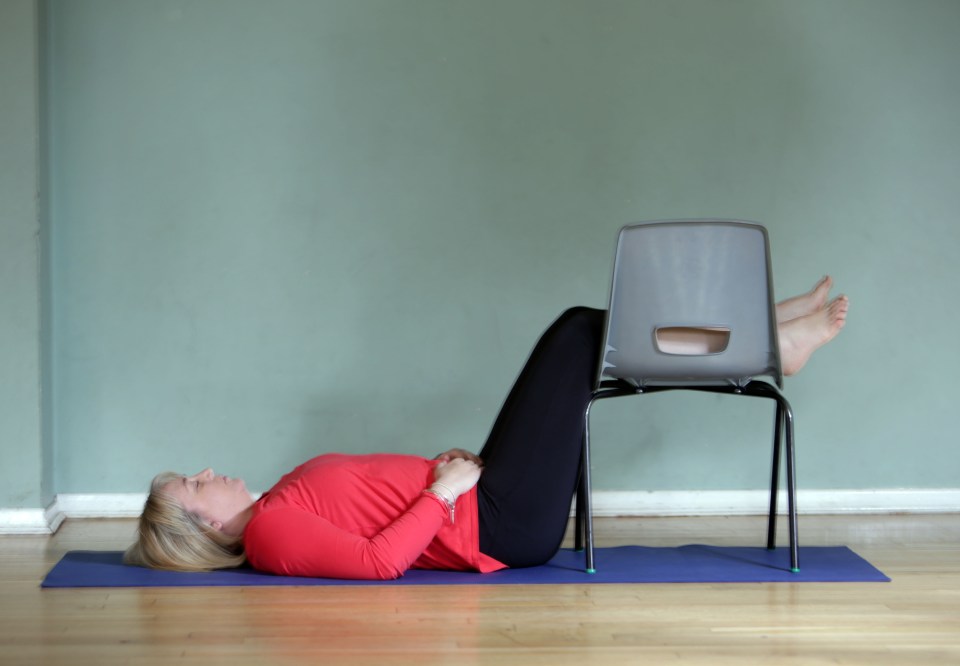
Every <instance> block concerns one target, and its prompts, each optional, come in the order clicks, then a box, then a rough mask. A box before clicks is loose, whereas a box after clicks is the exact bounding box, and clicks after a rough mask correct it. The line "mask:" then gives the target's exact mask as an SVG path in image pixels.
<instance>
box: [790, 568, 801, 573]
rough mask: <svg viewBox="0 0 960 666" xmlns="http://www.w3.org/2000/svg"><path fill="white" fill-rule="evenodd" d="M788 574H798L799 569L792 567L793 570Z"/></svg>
mask: <svg viewBox="0 0 960 666" xmlns="http://www.w3.org/2000/svg"><path fill="white" fill-rule="evenodd" d="M790 572H791V573H800V569H798V568H796V567H793V568H791V569H790Z"/></svg>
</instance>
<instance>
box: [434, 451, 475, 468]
mask: <svg viewBox="0 0 960 666" xmlns="http://www.w3.org/2000/svg"><path fill="white" fill-rule="evenodd" d="M458 459H460V460H469V461H470V462H472V463H475V464H476V465H477V466H478V467H483V461H482V460H480V456H478V455H477V454H476V453H470V452H469V451H467V450H466V449H450V450H449V451H444V452H443V453H441V454H440V455H438V456H437V457H436V458H434V460H439V461H440V462H450V461H451V460H458Z"/></svg>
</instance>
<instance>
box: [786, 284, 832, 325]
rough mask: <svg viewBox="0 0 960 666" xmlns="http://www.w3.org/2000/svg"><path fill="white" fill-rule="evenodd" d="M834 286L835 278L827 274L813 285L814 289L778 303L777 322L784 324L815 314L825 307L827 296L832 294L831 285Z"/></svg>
mask: <svg viewBox="0 0 960 666" xmlns="http://www.w3.org/2000/svg"><path fill="white" fill-rule="evenodd" d="M832 286H833V278H831V277H830V276H829V275H826V276H824V277H822V278H820V281H819V282H817V283H816V284H815V285H813V289H811V290H810V291H808V292H807V293H806V294H800V295H799V296H794V297H793V298H788V299H787V300H785V301H780V302H779V303H777V323H778V324H782V323H784V322H787V321H790V320H791V319H796V318H797V317H805V316H807V315H809V314H813V313H814V312H816V311H817V310H819V309H820V308H822V307H823V304H824V303H826V302H827V296H828V295H829V294H830V287H832Z"/></svg>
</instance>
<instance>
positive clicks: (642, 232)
mask: <svg viewBox="0 0 960 666" xmlns="http://www.w3.org/2000/svg"><path fill="white" fill-rule="evenodd" d="M760 376H769V377H771V378H773V380H774V381H775V382H776V384H777V385H778V386H780V385H781V384H782V373H781V369H780V354H779V346H778V341H777V324H776V312H775V309H774V301H773V281H772V275H771V269H770V250H769V241H768V238H767V231H766V229H765V228H764V227H762V226H760V225H758V224H753V223H749V222H741V221H735V220H670V221H658V222H647V223H641V224H635V225H630V226H626V227H624V228H623V229H621V230H620V236H619V239H618V241H617V254H616V259H615V262H614V268H613V281H612V284H611V288H610V302H609V309H608V312H607V322H606V330H605V334H604V346H603V351H602V358H601V363H600V371H599V376H598V379H597V383H598V385H599V382H600V381H601V380H602V379H603V378H604V377H609V378H614V379H624V380H627V381H630V382H632V383H636V384H637V385H639V386H654V385H681V386H682V385H684V384H690V385H694V384H729V383H733V384H735V385H738V386H743V385H744V384H746V383H747V382H748V381H750V379H752V378H754V377H760Z"/></svg>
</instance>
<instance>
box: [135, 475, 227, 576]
mask: <svg viewBox="0 0 960 666" xmlns="http://www.w3.org/2000/svg"><path fill="white" fill-rule="evenodd" d="M181 478H183V475H182V474H176V473H174V472H164V473H163V474H158V475H157V476H156V477H155V478H154V479H153V482H152V483H151V484H150V494H149V495H148V496H147V502H146V504H144V506H143V513H142V514H141V515H140V523H139V525H138V527H137V541H136V543H134V544H133V545H132V546H130V547H129V548H127V551H126V552H125V553H124V554H123V561H124V563H125V564H133V565H136V566H141V567H150V568H151V569H167V570H169V571H210V570H211V569H227V568H230V567H238V566H240V565H241V564H243V563H244V561H245V560H246V556H245V555H244V553H243V539H242V538H241V537H234V536H229V535H227V534H224V533H223V532H221V531H220V530H217V529H215V528H214V527H212V526H211V525H209V524H207V523H206V522H204V521H203V519H201V518H200V516H198V515H197V514H195V513H191V512H189V511H187V510H186V509H184V508H183V506H181V505H180V503H179V502H178V501H177V500H176V499H175V498H174V497H173V496H172V495H170V494H169V493H167V492H166V491H165V490H164V488H165V487H166V486H167V484H169V483H170V482H171V481H176V480H177V479H181Z"/></svg>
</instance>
